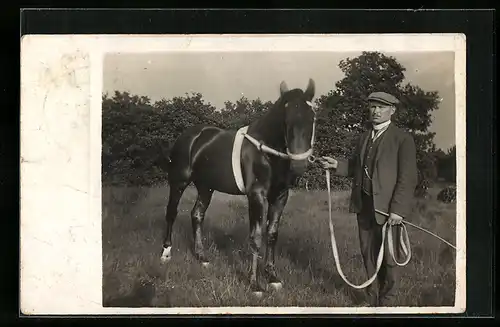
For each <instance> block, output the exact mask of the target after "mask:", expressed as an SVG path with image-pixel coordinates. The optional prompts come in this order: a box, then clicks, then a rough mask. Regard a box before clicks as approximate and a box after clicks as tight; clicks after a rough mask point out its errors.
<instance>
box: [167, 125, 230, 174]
mask: <svg viewBox="0 0 500 327" xmlns="http://www.w3.org/2000/svg"><path fill="white" fill-rule="evenodd" d="M205 130H212V131H216V132H219V131H221V129H220V128H217V127H213V126H207V125H195V126H190V127H188V128H186V130H184V131H183V132H182V133H181V134H180V135H179V136H178V137H177V139H176V140H175V142H174V144H173V146H172V148H171V150H170V155H169V157H170V165H169V172H168V175H169V179H170V180H172V181H175V180H176V179H180V180H186V179H189V178H190V176H191V171H192V158H191V157H192V152H193V146H194V145H195V141H196V140H197V138H198V137H199V136H200V135H201V134H202V132H203V131H205Z"/></svg>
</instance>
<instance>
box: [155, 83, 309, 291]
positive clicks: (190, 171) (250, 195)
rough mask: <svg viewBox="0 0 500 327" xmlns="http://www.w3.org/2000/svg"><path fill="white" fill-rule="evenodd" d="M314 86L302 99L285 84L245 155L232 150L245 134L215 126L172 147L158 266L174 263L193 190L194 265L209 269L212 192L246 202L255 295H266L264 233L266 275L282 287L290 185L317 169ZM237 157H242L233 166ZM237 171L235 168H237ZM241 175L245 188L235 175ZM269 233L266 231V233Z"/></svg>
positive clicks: (255, 125)
mask: <svg viewBox="0 0 500 327" xmlns="http://www.w3.org/2000/svg"><path fill="white" fill-rule="evenodd" d="M314 93H315V83H314V81H313V80H312V79H309V83H308V85H307V88H306V90H305V91H302V90H301V89H292V90H289V89H288V86H287V84H286V82H285V81H282V82H281V84H280V94H279V97H278V99H277V100H276V101H275V102H274V104H273V106H272V107H271V108H270V109H269V110H268V111H267V112H265V113H264V114H263V115H262V116H261V117H260V118H258V119H256V120H255V121H253V122H251V123H250V124H249V125H248V126H246V127H245V131H244V132H242V135H243V136H244V137H243V139H242V142H241V148H237V150H240V151H237V152H235V151H234V147H235V145H234V144H235V142H234V141H235V138H236V135H237V133H238V132H239V131H240V130H236V129H223V128H220V127H216V126H214V125H209V124H205V125H197V126H193V127H190V128H187V129H186V130H185V131H184V132H182V133H181V134H180V135H179V136H178V138H177V139H176V140H175V142H174V144H173V145H172V148H171V151H170V155H169V164H168V168H167V169H168V170H167V173H168V184H169V188H170V193H169V198H168V204H167V209H166V214H165V220H166V227H165V230H164V231H165V234H164V235H165V236H164V240H163V250H162V254H161V262H162V263H166V262H168V261H169V260H170V259H171V257H172V228H173V225H174V222H175V219H176V217H177V210H178V204H179V201H180V199H181V197H182V194H183V192H184V190H185V189H186V187H187V186H188V185H189V184H190V183H193V184H194V186H195V188H196V190H197V199H196V201H195V204H194V206H193V208H192V211H191V222H192V233H193V239H194V251H193V253H194V257H195V258H196V259H197V260H198V261H199V262H201V263H202V264H203V265H204V266H206V265H208V264H209V260H208V258H207V257H206V255H205V249H204V245H203V242H202V228H203V221H204V219H205V212H206V210H207V209H208V207H209V205H210V202H211V199H212V195H213V192H214V191H218V192H221V193H226V194H231V195H244V196H246V198H247V203H248V214H249V225H250V239H249V243H250V248H251V253H252V263H251V275H250V290H251V292H252V293H253V294H255V295H257V296H261V295H262V292H263V290H264V288H263V287H262V286H261V283H260V278H259V277H258V274H257V268H258V267H257V266H258V258H259V257H260V251H261V247H262V242H263V233H264V232H266V233H267V234H266V236H267V247H266V251H265V259H264V260H265V264H264V270H263V272H264V275H265V277H266V279H267V282H268V284H269V285H271V286H272V287H274V288H275V289H280V288H281V287H282V284H283V281H282V280H281V279H280V277H279V275H278V273H277V271H276V268H275V248H276V242H277V239H278V226H279V222H280V219H281V216H282V213H283V210H284V208H285V206H286V203H287V201H288V197H289V189H290V188H291V186H292V185H293V182H294V181H295V180H297V179H298V178H299V177H300V176H302V175H303V174H304V173H305V171H306V170H307V168H308V165H309V164H310V163H312V162H313V159H314V155H313V154H312V152H313V144H314V131H315V124H316V111H315V105H314V104H313V103H312V99H313V97H314ZM234 153H239V154H238V155H237V157H236V158H234V157H235V155H234ZM235 162H236V163H238V162H239V165H235V164H234V163H235ZM238 169H241V170H240V172H241V181H240V183H239V184H238V181H237V180H236V179H235V175H234V171H235V170H238ZM265 227H267V230H266V231H263V230H264V228H265Z"/></svg>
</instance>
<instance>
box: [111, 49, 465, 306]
mask: <svg viewBox="0 0 500 327" xmlns="http://www.w3.org/2000/svg"><path fill="white" fill-rule="evenodd" d="M455 60H456V55H455V52H454V51H392V52H391V51H376V50H366V51H364V50H360V51H322V50H318V51H301V50H300V49H297V50H296V51H292V50H291V51H251V50H249V51H217V50H211V51H189V50H187V51H183V50H179V51H170V52H169V51H154V52H140V53H137V52H108V53H106V54H105V55H104V58H103V68H102V69H103V73H102V74H103V75H102V79H103V84H102V173H101V176H102V282H103V285H102V301H103V306H105V307H250V306H258V307H453V306H454V305H455V301H456V288H457V265H456V263H457V253H456V250H457V248H456V243H457V239H456V235H457V234H456V229H457V207H456V201H457V180H456V175H457V168H456V163H457V157H456V145H457V144H456V130H455V119H456V110H457V109H456V108H457V103H456V97H455V94H456V86H455V67H456V66H455Z"/></svg>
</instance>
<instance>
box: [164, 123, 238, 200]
mask: <svg viewBox="0 0 500 327" xmlns="http://www.w3.org/2000/svg"><path fill="white" fill-rule="evenodd" d="M235 136H236V130H225V129H222V128H218V127H215V126H209V125H208V126H207V125H204V126H203V125H201V126H193V127H189V128H188V129H186V130H185V131H184V132H183V133H182V134H181V135H180V136H179V137H178V138H177V140H176V142H175V144H174V146H173V148H172V150H171V164H170V167H171V169H170V171H169V175H171V176H172V179H175V178H180V179H184V180H185V179H190V180H192V181H194V182H195V184H198V185H205V186H206V187H209V188H211V189H214V190H218V191H220V192H224V193H229V194H240V192H239V190H238V187H237V184H236V182H235V179H234V174H233V167H232V151H233V144H234V139H235Z"/></svg>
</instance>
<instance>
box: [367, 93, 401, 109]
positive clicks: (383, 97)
mask: <svg viewBox="0 0 500 327" xmlns="http://www.w3.org/2000/svg"><path fill="white" fill-rule="evenodd" d="M367 100H368V101H376V102H381V103H385V104H388V105H391V106H394V105H396V104H398V103H399V100H398V99H397V98H396V97H395V96H393V95H391V94H389V93H385V92H373V93H372V94H370V95H369V96H368V99H367Z"/></svg>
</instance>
